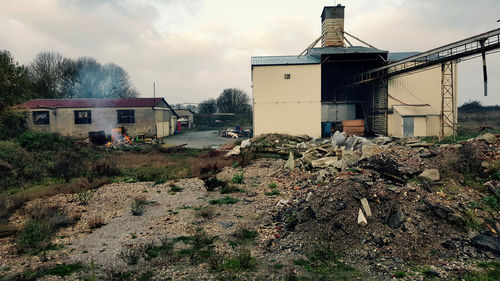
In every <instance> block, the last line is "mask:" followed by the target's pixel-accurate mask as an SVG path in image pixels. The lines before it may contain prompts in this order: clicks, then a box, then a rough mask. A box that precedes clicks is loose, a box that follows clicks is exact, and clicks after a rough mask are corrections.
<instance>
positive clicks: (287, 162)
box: [285, 152, 295, 170]
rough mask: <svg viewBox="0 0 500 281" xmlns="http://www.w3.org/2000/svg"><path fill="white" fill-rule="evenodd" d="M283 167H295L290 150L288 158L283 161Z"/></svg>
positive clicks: (291, 168)
mask: <svg viewBox="0 0 500 281" xmlns="http://www.w3.org/2000/svg"><path fill="white" fill-rule="evenodd" d="M285 168H286V169H290V170H293V169H295V159H294V157H293V153H292V152H290V155H288V160H287V161H286V163H285Z"/></svg>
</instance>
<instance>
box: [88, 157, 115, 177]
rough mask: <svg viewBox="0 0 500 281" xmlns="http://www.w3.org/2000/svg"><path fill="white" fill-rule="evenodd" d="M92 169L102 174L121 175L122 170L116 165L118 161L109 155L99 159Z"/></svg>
mask: <svg viewBox="0 0 500 281" xmlns="http://www.w3.org/2000/svg"><path fill="white" fill-rule="evenodd" d="M92 171H93V172H94V173H95V174H97V175H100V176H116V175H120V170H119V169H118V167H117V166H116V162H115V161H114V160H112V159H111V158H109V157H104V158H101V159H99V160H97V162H95V164H94V165H93V167H92Z"/></svg>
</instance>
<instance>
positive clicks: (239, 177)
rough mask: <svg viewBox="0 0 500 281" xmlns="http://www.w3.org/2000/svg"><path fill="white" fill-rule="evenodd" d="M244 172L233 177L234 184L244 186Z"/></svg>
mask: <svg viewBox="0 0 500 281" xmlns="http://www.w3.org/2000/svg"><path fill="white" fill-rule="evenodd" d="M243 174H244V172H241V173H236V174H234V175H233V178H232V179H231V181H232V182H233V183H237V184H242V183H244V179H245V178H244V176H243Z"/></svg>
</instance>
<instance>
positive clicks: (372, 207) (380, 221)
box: [238, 132, 500, 277]
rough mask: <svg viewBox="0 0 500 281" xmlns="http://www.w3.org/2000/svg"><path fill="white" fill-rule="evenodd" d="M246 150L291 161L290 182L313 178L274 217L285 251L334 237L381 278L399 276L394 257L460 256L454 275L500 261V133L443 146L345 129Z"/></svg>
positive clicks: (272, 140)
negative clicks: (298, 175)
mask: <svg viewBox="0 0 500 281" xmlns="http://www.w3.org/2000/svg"><path fill="white" fill-rule="evenodd" d="M238 150H241V151H245V150H249V151H253V152H260V153H262V152H268V153H274V154H280V155H283V156H284V157H285V158H286V157H288V161H287V162H286V164H285V166H284V169H283V170H282V171H281V173H282V174H283V175H282V176H283V177H286V175H287V174H289V173H290V172H289V171H293V170H302V171H307V172H308V173H309V176H308V177H307V179H305V180H304V182H302V183H301V187H300V190H299V191H300V192H298V193H297V195H296V196H294V197H292V198H289V199H287V200H282V201H284V202H285V203H286V204H280V209H279V210H278V211H277V212H276V214H275V221H276V222H277V223H278V225H280V227H278V228H279V229H280V231H281V233H280V234H279V237H280V239H279V243H277V244H279V245H281V246H280V247H281V248H285V249H297V250H298V248H302V247H305V245H312V244H314V243H304V241H309V242H312V241H325V240H326V241H331V243H333V244H334V245H335V247H337V248H338V249H339V250H340V251H344V252H345V253H346V255H347V257H348V258H350V259H351V260H355V261H359V262H360V263H366V266H368V267H371V270H377V271H382V272H383V271H390V270H394V264H393V263H394V262H395V261H412V262H414V261H423V260H427V261H433V262H437V261H438V260H439V259H443V258H449V259H453V260H456V261H457V264H456V266H455V267H454V268H452V269H450V270H451V271H453V270H458V271H460V270H465V269H464V266H465V265H466V264H467V261H469V262H470V261H471V260H491V259H495V258H498V256H499V255H500V237H498V233H499V232H500V212H499V211H500V208H499V206H500V178H497V177H498V175H499V173H498V171H499V170H498V167H499V166H500V142H499V141H498V137H497V136H495V135H492V134H486V135H482V136H480V137H478V138H476V139H471V140H467V141H463V142H460V143H457V144H441V145H437V144H433V143H428V142H424V141H421V140H420V139H418V138H414V139H400V138H391V137H377V138H374V139H370V140H369V139H367V138H363V137H357V136H350V137H347V136H346V135H345V134H344V133H340V132H336V133H335V134H334V135H333V136H332V138H331V139H326V140H325V139H310V138H306V137H290V136H281V135H267V136H262V137H260V138H259V139H257V140H255V139H254V140H248V141H246V142H245V143H242V145H241V146H240V147H239V148H238ZM285 155H286V156H285ZM471 177H472V178H471ZM471 181H472V183H471ZM485 198H487V199H485ZM487 200H490V201H491V202H492V203H488V202H487ZM493 201H494V202H493ZM495 202H496V203H495ZM495 204H498V205H495ZM339 241H342V242H341V243H339ZM432 253H438V254H434V255H433V254H432ZM379 259H382V260H386V259H387V260H389V261H392V262H393V263H392V264H389V265H388V264H387V263H385V264H384V263H382V264H381V263H380V262H378V261H379ZM396 263H397V262H396ZM396 267H397V266H396ZM398 268H399V267H398ZM455 273H456V272H455ZM439 275H441V276H442V277H447V276H448V273H447V272H442V273H439Z"/></svg>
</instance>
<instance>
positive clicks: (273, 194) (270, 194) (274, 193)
mask: <svg viewBox="0 0 500 281" xmlns="http://www.w3.org/2000/svg"><path fill="white" fill-rule="evenodd" d="M264 194H265V195H267V196H277V195H280V192H279V190H277V189H272V190H271V191H269V192H266V193H264Z"/></svg>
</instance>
